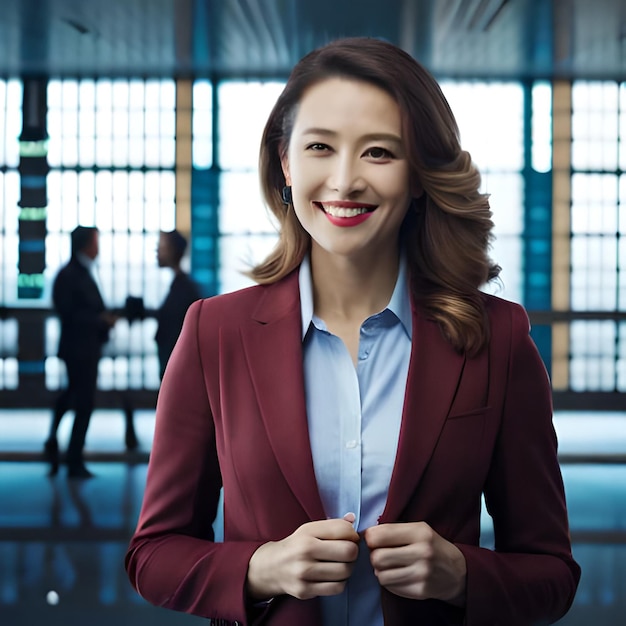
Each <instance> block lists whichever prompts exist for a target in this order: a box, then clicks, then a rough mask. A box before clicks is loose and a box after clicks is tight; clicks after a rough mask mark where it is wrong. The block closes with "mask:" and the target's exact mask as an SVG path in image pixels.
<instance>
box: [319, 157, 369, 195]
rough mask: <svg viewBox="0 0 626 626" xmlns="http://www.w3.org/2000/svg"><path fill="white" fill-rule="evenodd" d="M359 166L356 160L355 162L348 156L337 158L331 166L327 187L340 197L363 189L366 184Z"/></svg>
mask: <svg viewBox="0 0 626 626" xmlns="http://www.w3.org/2000/svg"><path fill="white" fill-rule="evenodd" d="M360 165H361V164H360V163H359V161H358V160H356V161H355V160H354V159H353V158H351V157H349V156H338V157H337V158H336V159H334V162H333V164H332V171H331V173H330V175H329V180H328V184H329V187H330V188H331V189H332V190H333V191H337V192H338V193H339V194H340V195H342V196H349V195H351V194H354V193H355V192H357V191H362V190H363V189H365V187H366V185H367V183H366V181H365V179H364V177H363V173H362V171H361V167H360Z"/></svg>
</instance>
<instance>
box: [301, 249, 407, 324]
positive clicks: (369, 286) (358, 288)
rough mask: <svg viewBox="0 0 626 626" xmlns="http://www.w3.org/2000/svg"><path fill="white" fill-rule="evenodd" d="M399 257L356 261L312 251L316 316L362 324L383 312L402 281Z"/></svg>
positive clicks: (391, 255) (393, 255) (392, 255)
mask: <svg viewBox="0 0 626 626" xmlns="http://www.w3.org/2000/svg"><path fill="white" fill-rule="evenodd" d="M398 268H399V254H398V253H397V252H395V251H394V253H393V254H389V255H386V256H380V257H378V258H376V259H371V258H367V259H354V258H348V257H340V256H338V255H329V254H326V253H325V252H324V251H317V250H316V249H315V248H313V249H312V251H311V274H312V277H313V300H314V311H315V314H316V315H317V316H319V317H321V318H322V319H323V320H324V321H325V322H326V323H328V322H329V321H330V320H332V319H335V320H344V321H348V320H353V321H358V322H359V324H360V323H361V322H362V321H363V320H365V319H367V318H368V317H369V316H371V315H374V314H375V313H379V312H380V311H382V310H383V309H384V308H385V307H386V306H387V305H388V304H389V300H390V299H391V295H392V294H393V290H394V287H395V285H396V281H397V278H398Z"/></svg>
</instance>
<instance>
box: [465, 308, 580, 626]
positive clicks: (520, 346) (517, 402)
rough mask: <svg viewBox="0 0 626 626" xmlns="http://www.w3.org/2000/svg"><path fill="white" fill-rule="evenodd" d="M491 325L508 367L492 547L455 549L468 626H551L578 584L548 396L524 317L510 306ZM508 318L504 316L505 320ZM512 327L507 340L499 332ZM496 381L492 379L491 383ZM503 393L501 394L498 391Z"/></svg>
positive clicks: (494, 473)
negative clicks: (462, 567)
mask: <svg viewBox="0 0 626 626" xmlns="http://www.w3.org/2000/svg"><path fill="white" fill-rule="evenodd" d="M507 309H509V311H510V313H509V314H507V311H501V313H502V314H503V315H502V317H501V318H500V319H498V318H497V317H496V318H495V319H494V320H492V326H493V325H494V324H499V325H500V326H499V327H498V329H496V330H495V331H494V332H493V337H492V343H493V342H494V341H495V342H498V343H504V345H498V346H496V347H495V349H496V350H497V351H498V352H500V351H501V350H503V351H504V354H505V355H506V354H508V358H507V362H505V363H502V362H501V361H500V362H498V363H493V362H492V364H491V367H492V368H494V366H495V368H496V369H497V371H498V372H499V373H498V374H497V375H498V376H500V378H499V380H497V381H496V382H495V384H498V385H499V387H501V389H502V395H501V396H500V399H501V406H502V415H501V424H500V430H499V435H498V439H497V441H496V445H495V449H494V453H493V458H492V462H491V466H490V470H489V474H488V477H487V482H486V485H485V492H484V493H485V502H486V506H487V509H488V512H489V513H490V515H491V517H492V519H493V525H494V538H495V546H494V550H490V549H486V548H481V547H476V546H470V545H458V544H457V547H458V548H459V549H460V550H461V551H462V552H463V554H464V556H465V559H466V562H467V604H466V621H465V623H466V625H467V626H479V625H480V626H482V625H486V624H507V626H515V625H527V624H535V623H542V624H543V623H553V622H555V621H557V620H558V619H559V618H560V617H562V616H563V615H564V614H565V613H566V611H567V610H568V609H569V607H570V605H571V603H572V601H573V599H574V594H575V592H576V588H577V585H578V581H579V579H580V568H579V566H578V564H577V563H576V562H575V561H574V559H573V558H572V553H571V544H570V536H569V527H568V518H567V510H566V504H565V494H564V488H563V482H562V477H561V471H560V467H559V463H558V458H557V440H556V434H555V431H554V428H553V424H552V395H551V387H550V382H549V379H548V376H547V372H546V370H545V367H544V364H543V361H542V360H541V357H540V355H539V353H538V351H537V349H536V346H535V344H534V342H533V340H532V339H531V337H530V335H529V323H528V317H527V315H526V312H525V311H524V310H523V309H522V307H520V306H519V305H512V306H510V307H507ZM507 317H509V319H506V318H507ZM502 327H506V328H510V335H509V337H508V341H507V340H506V337H505V336H504V335H505V333H503V332H502V331H501V328H502ZM491 384H494V379H492V383H491ZM498 393H500V392H498Z"/></svg>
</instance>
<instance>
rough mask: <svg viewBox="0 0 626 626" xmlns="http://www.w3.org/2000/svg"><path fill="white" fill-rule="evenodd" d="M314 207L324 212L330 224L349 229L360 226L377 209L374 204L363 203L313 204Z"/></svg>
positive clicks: (336, 202)
mask: <svg viewBox="0 0 626 626" xmlns="http://www.w3.org/2000/svg"><path fill="white" fill-rule="evenodd" d="M315 205H316V206H317V207H318V208H319V209H320V210H322V211H323V212H324V215H326V217H327V218H328V220H329V221H330V222H331V224H334V225H335V226H342V227H350V226H358V225H359V224H362V223H363V222H364V221H365V220H366V219H367V218H368V217H370V215H372V213H373V212H374V211H375V210H376V209H377V208H378V207H377V205H375V204H365V203H363V202H346V201H335V202H315Z"/></svg>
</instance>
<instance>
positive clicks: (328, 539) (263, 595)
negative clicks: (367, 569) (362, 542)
mask: <svg viewBox="0 0 626 626" xmlns="http://www.w3.org/2000/svg"><path fill="white" fill-rule="evenodd" d="M358 543H359V535H358V533H357V532H356V531H355V530H354V528H353V526H352V524H351V522H350V520H348V519H329V520H322V521H319V522H309V523H307V524H303V525H302V526H300V528H298V529H297V530H296V531H295V532H294V533H293V534H291V535H289V536H288V537H285V539H282V540H281V541H270V542H269V543H266V544H263V545H262V546H261V547H259V548H258V549H257V551H256V552H255V553H254V554H253V555H252V558H251V559H250V564H249V565H248V595H249V596H250V598H251V599H252V600H265V599H267V598H272V597H274V596H277V595H280V594H288V595H290V596H293V597H294V598H299V599H300V600H307V599H309V598H314V597H316V596H332V595H336V594H339V593H341V592H342V591H343V589H344V587H345V585H346V581H347V580H348V578H349V577H350V574H351V573H352V568H353V566H354V561H356V558H357V556H358V553H359V548H358Z"/></svg>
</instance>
